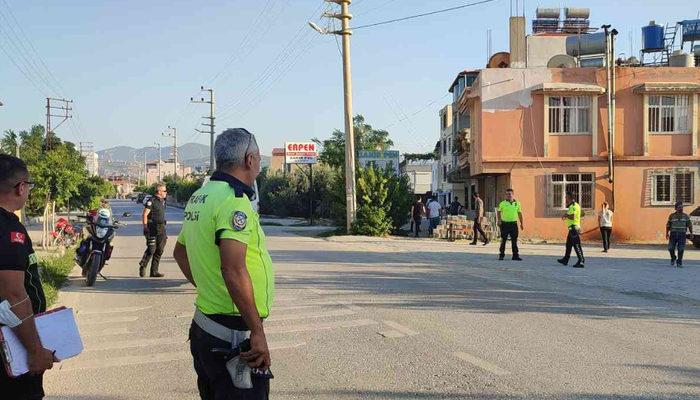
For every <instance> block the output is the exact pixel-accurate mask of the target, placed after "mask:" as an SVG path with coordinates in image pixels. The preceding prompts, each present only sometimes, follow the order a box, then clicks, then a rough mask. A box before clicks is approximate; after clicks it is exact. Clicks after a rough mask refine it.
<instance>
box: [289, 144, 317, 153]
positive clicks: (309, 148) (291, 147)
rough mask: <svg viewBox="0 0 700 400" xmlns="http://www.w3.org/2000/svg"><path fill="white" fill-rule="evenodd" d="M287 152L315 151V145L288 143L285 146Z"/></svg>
mask: <svg viewBox="0 0 700 400" xmlns="http://www.w3.org/2000/svg"><path fill="white" fill-rule="evenodd" d="M287 151H288V152H296V151H306V152H309V151H316V143H289V144H287Z"/></svg>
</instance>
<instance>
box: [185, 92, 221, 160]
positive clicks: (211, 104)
mask: <svg viewBox="0 0 700 400" xmlns="http://www.w3.org/2000/svg"><path fill="white" fill-rule="evenodd" d="M200 90H201V91H203V92H209V100H204V98H203V97H202V98H200V99H199V100H195V99H194V97H190V101H191V102H192V103H200V104H201V103H203V104H209V116H208V117H202V118H206V119H208V120H209V123H208V124H202V125H204V126H208V127H209V131H200V130H199V129H195V130H196V131H197V132H199V133H208V134H209V135H210V136H209V172H212V171H214V168H215V164H214V105H215V101H214V89H211V88H205V87H204V86H201V87H200Z"/></svg>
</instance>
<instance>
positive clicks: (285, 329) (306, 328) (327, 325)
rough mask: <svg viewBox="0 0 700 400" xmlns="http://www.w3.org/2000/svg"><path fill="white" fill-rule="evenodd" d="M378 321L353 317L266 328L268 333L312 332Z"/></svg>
mask: <svg viewBox="0 0 700 400" xmlns="http://www.w3.org/2000/svg"><path fill="white" fill-rule="evenodd" d="M376 324H378V322H377V321H374V320H371V319H353V320H348V321H333V322H318V323H314V324H299V325H287V326H284V325H279V326H271V327H269V328H266V329H265V332H267V333H290V332H312V331H322V330H327V329H335V328H354V327H358V326H368V325H376Z"/></svg>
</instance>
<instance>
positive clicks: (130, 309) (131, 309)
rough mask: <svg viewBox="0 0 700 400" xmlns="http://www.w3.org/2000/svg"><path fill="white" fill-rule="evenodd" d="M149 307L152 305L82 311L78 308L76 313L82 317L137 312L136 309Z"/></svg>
mask: <svg viewBox="0 0 700 400" xmlns="http://www.w3.org/2000/svg"><path fill="white" fill-rule="evenodd" d="M149 308H151V306H133V307H116V308H107V309H103V310H94V311H80V310H78V311H76V313H75V314H76V315H77V316H78V317H82V316H84V315H97V314H112V313H123V312H136V311H142V310H147V309H149Z"/></svg>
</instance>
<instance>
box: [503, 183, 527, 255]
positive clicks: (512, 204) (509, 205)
mask: <svg viewBox="0 0 700 400" xmlns="http://www.w3.org/2000/svg"><path fill="white" fill-rule="evenodd" d="M496 215H497V217H498V221H499V223H500V227H501V246H500V247H499V248H498V250H499V254H498V259H499V260H503V258H505V255H506V241H507V240H508V238H509V237H510V243H511V249H512V251H513V260H514V261H522V260H523V259H522V258H520V251H519V250H518V220H519V221H520V229H521V230H524V229H525V228H524V225H523V211H522V208H521V206H520V202H519V201H518V200H516V199H515V192H514V191H513V189H510V188H509V189H506V199H505V200H503V201H502V202H500V203H499V204H498V211H497V212H496Z"/></svg>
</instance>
